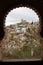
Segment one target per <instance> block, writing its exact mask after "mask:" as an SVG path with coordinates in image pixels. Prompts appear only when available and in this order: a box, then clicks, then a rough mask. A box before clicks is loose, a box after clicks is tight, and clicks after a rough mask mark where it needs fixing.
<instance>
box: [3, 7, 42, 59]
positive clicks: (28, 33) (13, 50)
mask: <svg viewBox="0 0 43 65" xmlns="http://www.w3.org/2000/svg"><path fill="white" fill-rule="evenodd" d="M4 28H5V37H4V39H3V40H2V42H3V44H2V48H3V58H4V59H6V58H7V59H12V58H13V59H26V58H27V59H30V58H32V59H34V58H41V44H40V38H41V37H40V33H39V32H40V19H39V16H38V14H37V13H36V12H35V11H34V10H33V9H31V8H27V7H18V8H15V9H13V10H11V11H10V12H8V14H7V16H6V19H5V27H4Z"/></svg>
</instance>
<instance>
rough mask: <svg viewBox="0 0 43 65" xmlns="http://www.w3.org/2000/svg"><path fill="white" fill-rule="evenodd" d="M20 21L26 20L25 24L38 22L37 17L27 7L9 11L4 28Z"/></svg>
mask: <svg viewBox="0 0 43 65" xmlns="http://www.w3.org/2000/svg"><path fill="white" fill-rule="evenodd" d="M21 19H23V20H26V21H27V22H30V23H31V22H32V21H33V22H37V21H39V17H38V15H37V13H36V12H35V11H34V10H32V9H30V8H27V7H19V8H15V9H13V10H11V11H10V12H9V13H8V14H7V16H6V19H5V26H9V25H10V24H16V23H20V22H21Z"/></svg>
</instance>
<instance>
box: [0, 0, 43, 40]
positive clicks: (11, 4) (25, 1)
mask: <svg viewBox="0 0 43 65" xmlns="http://www.w3.org/2000/svg"><path fill="white" fill-rule="evenodd" d="M20 6H21V7H22V6H26V7H30V8H35V9H36V10H37V11H38V12H39V14H40V16H41V20H42V21H41V23H42V28H41V32H40V34H41V37H43V0H0V40H2V39H3V37H4V34H5V32H4V17H5V15H6V14H7V13H8V11H10V10H11V9H13V8H16V7H20Z"/></svg>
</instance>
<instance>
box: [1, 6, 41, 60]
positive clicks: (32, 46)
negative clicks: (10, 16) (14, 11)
mask: <svg viewBox="0 0 43 65" xmlns="http://www.w3.org/2000/svg"><path fill="white" fill-rule="evenodd" d="M21 8H22V7H21ZM24 8H25V7H24ZM33 11H34V9H33ZM35 11H36V10H35ZM9 13H10V12H9ZM38 17H39V21H41V18H40V16H39V15H38ZM5 19H6V20H7V17H5ZM21 21H27V20H25V19H22V20H21ZM5 23H6V21H5ZM25 23H26V22H25ZM26 24H29V23H26ZM35 24H36V23H35ZM17 25H18V24H17ZM30 25H32V26H33V21H32V23H31V24H30ZM40 26H41V25H40V22H39V27H40ZM10 27H11V28H12V31H14V28H13V27H12V25H10ZM10 27H9V30H10ZM27 27H28V26H27ZM29 29H30V28H28V29H26V30H27V32H26V34H25V36H24V35H21V36H24V37H26V36H28V31H29ZM9 30H8V28H7V29H6V28H5V32H6V33H7V34H8V33H9ZM23 30H24V29H23ZM39 30H40V28H39ZM10 31H11V30H10ZM14 32H15V31H14ZM20 32H21V31H20ZM31 32H32V31H31ZM31 32H30V33H31ZM39 32H40V31H39ZM6 33H5V35H6V36H5V37H4V39H6V40H5V44H6V42H7V43H8V42H9V43H11V45H10V44H7V46H8V47H9V46H12V43H13V44H14V43H15V41H17V39H18V38H19V34H17V35H18V36H15V35H16V34H15V33H14V34H15V35H14V34H12V32H11V35H10V36H9V35H8V36H9V37H8V36H7V34H6ZM31 34H32V33H31ZM39 34H40V33H39ZM32 35H33V34H32ZM13 36H15V37H18V38H15V41H14V40H13V39H14V38H13ZM34 36H36V37H38V36H37V34H36V35H35V34H34ZM34 36H31V35H30V38H29V39H31V43H32V37H33V40H34ZM10 37H11V39H10V40H9V38H10ZM39 37H40V36H39ZM39 37H38V38H39ZM12 38H13V39H12ZM4 39H3V40H4ZM7 39H8V40H7ZM20 39H21V38H20ZM20 39H18V40H19V41H20ZM23 39H24V38H23ZM35 39H36V38H35ZM39 39H40V38H39ZM3 40H2V42H3ZM11 40H13V41H12V42H11ZM25 40H26V42H30V41H28V39H27V38H26V39H25ZM19 41H18V42H19ZM34 41H35V40H34ZM21 42H22V41H21ZM16 43H17V42H16ZM24 43H25V41H24ZM35 43H36V42H35ZM37 43H38V41H37ZM5 44H4V45H5ZM29 44H30V43H29ZM4 45H2V47H4V48H5V47H7V46H6V45H5V46H4ZM17 45H18V44H17ZM35 46H37V44H36V45H35ZM35 46H34V44H33V45H30V47H28V44H27V45H26V44H24V47H23V49H22V50H24V51H25V47H26V48H27V50H28V51H29V49H30V51H29V52H30V57H31V53H32V54H33V52H31V50H32V51H33V48H34V47H35ZM13 47H14V46H13ZM17 48H19V47H17ZM37 48H38V47H37ZM7 49H8V48H7ZM38 49H39V50H40V51H39V50H38ZM38 49H37V50H38V51H39V53H41V45H39V48H38ZM5 50H6V49H5ZM19 50H20V48H19ZM35 51H36V49H35V50H34V52H35ZM9 52H10V51H9ZM3 53H4V52H3ZM6 53H7V52H5V54H6ZM10 53H11V54H12V52H10ZM10 53H9V54H8V55H10ZM15 53H16V54H17V55H18V54H19V53H20V55H21V57H19V56H17V57H16V55H15V59H16V58H18V59H19V58H20V59H21V58H26V57H25V56H26V55H25V54H24V53H26V54H27V58H28V59H29V55H28V52H24V53H23V54H24V57H23V56H22V55H23V54H22V53H21V51H17V49H16V51H15ZM36 54H38V53H37V51H36ZM36 54H35V53H34V54H33V56H32V57H35V56H34V55H36ZM3 55H4V54H3ZM39 55H40V54H39ZM12 57H13V56H12ZM32 57H31V58H32ZM37 57H38V56H37ZM40 57H41V55H40V56H39V57H38V58H40ZM6 58H7V57H6Z"/></svg>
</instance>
